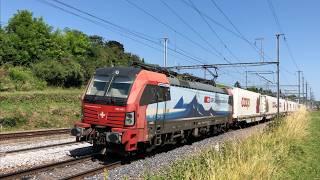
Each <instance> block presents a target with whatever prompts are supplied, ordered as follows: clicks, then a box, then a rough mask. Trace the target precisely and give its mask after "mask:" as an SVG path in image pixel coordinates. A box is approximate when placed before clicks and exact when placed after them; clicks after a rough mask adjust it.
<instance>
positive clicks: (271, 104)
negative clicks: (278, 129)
mask: <svg viewBox="0 0 320 180" xmlns="http://www.w3.org/2000/svg"><path fill="white" fill-rule="evenodd" d="M267 109H268V111H267V119H270V118H273V117H274V116H275V115H276V114H277V98H275V97H272V96H267Z"/></svg>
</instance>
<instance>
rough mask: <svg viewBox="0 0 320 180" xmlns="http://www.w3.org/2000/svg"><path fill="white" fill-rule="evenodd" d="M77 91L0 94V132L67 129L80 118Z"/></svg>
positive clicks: (55, 89) (62, 90)
mask: <svg viewBox="0 0 320 180" xmlns="http://www.w3.org/2000/svg"><path fill="white" fill-rule="evenodd" d="M81 93H82V90H80V89H58V88H54V89H47V90H44V91H28V92H1V93H0V131H2V132H3V131H14V130H31V129H42V128H62V127H70V126H71V125H72V124H73V123H74V122H75V121H77V120H79V119H80V95H81Z"/></svg>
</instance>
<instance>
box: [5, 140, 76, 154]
mask: <svg viewBox="0 0 320 180" xmlns="http://www.w3.org/2000/svg"><path fill="white" fill-rule="evenodd" d="M77 143H80V142H76V141H72V142H64V143H59V144H50V145H45V146H36V147H30V148H23V149H17V150H12V151H4V152H0V154H13V153H19V152H25V151H32V150H37V149H45V148H49V147H57V146H64V145H71V144H77Z"/></svg>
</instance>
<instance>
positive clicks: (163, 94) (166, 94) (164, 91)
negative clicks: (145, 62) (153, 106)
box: [157, 86, 171, 102]
mask: <svg viewBox="0 0 320 180" xmlns="http://www.w3.org/2000/svg"><path fill="white" fill-rule="evenodd" d="M157 92H158V102H163V101H169V100H170V99H171V97H170V90H169V88H168V87H162V86H158V87H157Z"/></svg>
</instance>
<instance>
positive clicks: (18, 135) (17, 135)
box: [0, 128, 70, 141]
mask: <svg viewBox="0 0 320 180" xmlns="http://www.w3.org/2000/svg"><path fill="white" fill-rule="evenodd" d="M68 133H70V129H69V128H61V129H45V130H36V131H21V132H10V133H0V141H4V140H9V139H25V138H32V137H39V136H49V135H56V134H68Z"/></svg>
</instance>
